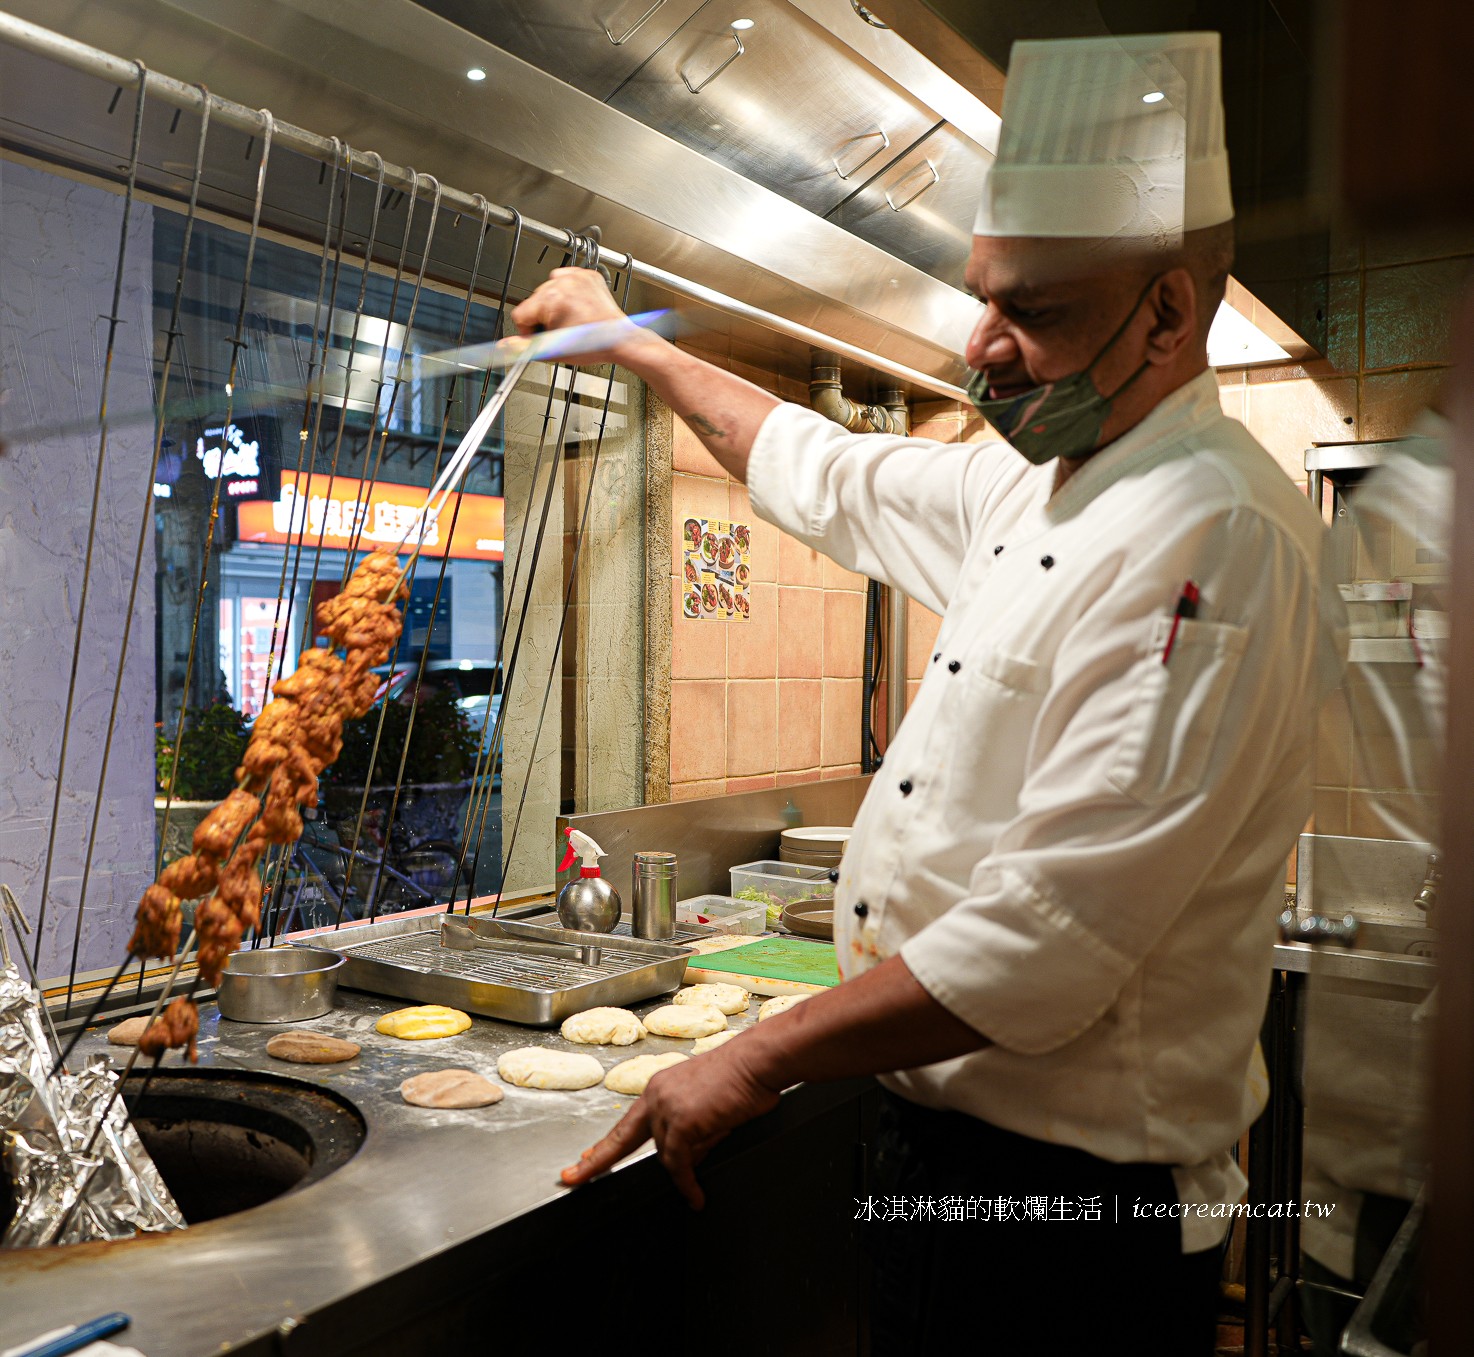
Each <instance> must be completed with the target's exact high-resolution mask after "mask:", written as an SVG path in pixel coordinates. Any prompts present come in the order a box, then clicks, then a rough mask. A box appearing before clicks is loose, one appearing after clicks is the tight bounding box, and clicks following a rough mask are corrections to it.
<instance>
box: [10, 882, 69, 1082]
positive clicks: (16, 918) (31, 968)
mask: <svg viewBox="0 0 1474 1357" xmlns="http://www.w3.org/2000/svg"><path fill="white" fill-rule="evenodd" d="M0 908H3V910H4V912H5V913H6V914H7V915H8V916H9V917H10V923H11V927H12V928H14V929H15V940H16V943H17V944H18V947H17V950H18V951H19V952H20V957H21V960H22V961H24V962H25V963H26V974H27V975H28V976H30V979H31V988H32V989H34V990H35V991H36V1002H37V1004H38V1005H39V1006H40V1009H41V1016H42V1018H44V1019H45V1021H46V1030H47V1031H48V1032H50V1033H51V1040H52V1041H53V1042H54V1043H55V1045H56V1049H57V1050H58V1051H60V1050H61V1037H60V1036H58V1035H57V1031H56V1024H55V1023H54V1022H53V1021H52V1019H51V1010H50V1009H49V1008H48V1007H47V1006H46V994H45V992H44V991H43V990H42V989H41V982H40V981H39V980H38V979H37V978H36V967H35V965H34V963H33V962H32V961H31V956H30V953H29V952H27V951H26V938H27V937H28V936H29V935H30V932H31V926H30V924H28V923H27V922H26V916H25V912H24V911H23V910H22V909H21V907H20V901H19V900H17V899H16V898H15V892H14V891H12V890H11V889H10V887H9V886H7V885H5V884H3V883H0ZM0 961H3V962H4V963H5V965H6V966H9V965H10V948H9V947H8V946H7V945H6V942H5V930H4V929H3V928H0ZM68 1049H70V1048H68ZM62 1064H63V1062H62V1061H61V1060H58V1061H57V1062H56V1069H53V1070H52V1071H51V1073H50V1074H48V1075H47V1076H46V1077H47V1078H48V1079H51V1078H54V1077H55V1075H56V1070H59V1069H60V1068H61V1067H62Z"/></svg>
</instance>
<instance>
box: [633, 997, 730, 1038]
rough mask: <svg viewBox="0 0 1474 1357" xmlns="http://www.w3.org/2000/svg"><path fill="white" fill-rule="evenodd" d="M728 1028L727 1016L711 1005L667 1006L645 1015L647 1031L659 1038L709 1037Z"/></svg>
mask: <svg viewBox="0 0 1474 1357" xmlns="http://www.w3.org/2000/svg"><path fill="white" fill-rule="evenodd" d="M726 1026H727V1018H726V1015H725V1014H724V1013H723V1012H722V1011H721V1009H719V1008H713V1007H712V1006H711V1005H710V1004H666V1006H665V1007H664V1008H657V1009H656V1010H655V1012H653V1013H647V1014H645V1030H646V1031H647V1032H653V1033H654V1034H655V1035H656V1036H657V1037H709V1036H711V1034H712V1033H713V1032H721V1031H724V1030H725V1029H726Z"/></svg>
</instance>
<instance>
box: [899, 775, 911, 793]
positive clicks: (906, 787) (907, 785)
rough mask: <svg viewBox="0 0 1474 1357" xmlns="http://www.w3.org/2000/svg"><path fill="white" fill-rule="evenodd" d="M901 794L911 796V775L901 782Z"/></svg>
mask: <svg viewBox="0 0 1474 1357" xmlns="http://www.w3.org/2000/svg"><path fill="white" fill-rule="evenodd" d="M901 795H902V796H910V795H911V779H910V778H909V777H908V778H907V779H906V780H905V781H904V782H903V783H901Z"/></svg>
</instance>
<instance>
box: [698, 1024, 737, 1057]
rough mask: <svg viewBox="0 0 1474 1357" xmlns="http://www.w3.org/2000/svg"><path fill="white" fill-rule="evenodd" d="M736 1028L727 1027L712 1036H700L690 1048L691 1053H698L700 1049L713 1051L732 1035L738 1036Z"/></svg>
mask: <svg viewBox="0 0 1474 1357" xmlns="http://www.w3.org/2000/svg"><path fill="white" fill-rule="evenodd" d="M738 1035H739V1033H738V1032H737V1031H736V1030H732V1029H729V1030H728V1031H726V1032H718V1033H716V1034H715V1035H714V1036H710V1037H702V1038H701V1039H700V1040H699V1041H698V1042H697V1043H696V1045H694V1046H693V1047H692V1048H691V1054H692V1055H700V1054H701V1053H702V1051H714V1050H716V1048H717V1047H718V1046H725V1045H726V1044H727V1042H729V1041H731V1040H732V1038H733V1037H735V1036H738Z"/></svg>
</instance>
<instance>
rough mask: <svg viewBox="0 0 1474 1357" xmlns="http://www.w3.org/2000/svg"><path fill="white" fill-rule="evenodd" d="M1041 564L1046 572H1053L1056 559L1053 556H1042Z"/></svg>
mask: <svg viewBox="0 0 1474 1357" xmlns="http://www.w3.org/2000/svg"><path fill="white" fill-rule="evenodd" d="M1039 564H1040V565H1042V566H1043V567H1044V568H1045V569H1046V570H1053V569H1054V557H1053V556H1041V557H1040V558H1039Z"/></svg>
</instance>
